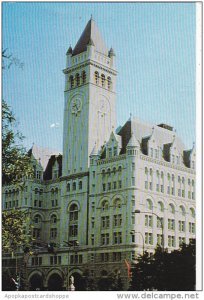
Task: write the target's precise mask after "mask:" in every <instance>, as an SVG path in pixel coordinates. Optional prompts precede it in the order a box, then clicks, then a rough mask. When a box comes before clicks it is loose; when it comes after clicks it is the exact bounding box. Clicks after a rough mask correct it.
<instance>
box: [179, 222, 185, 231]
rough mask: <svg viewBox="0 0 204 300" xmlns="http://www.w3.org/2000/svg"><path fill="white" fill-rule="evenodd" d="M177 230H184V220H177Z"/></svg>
mask: <svg viewBox="0 0 204 300" xmlns="http://www.w3.org/2000/svg"><path fill="white" fill-rule="evenodd" d="M179 231H181V232H184V231H185V221H179Z"/></svg>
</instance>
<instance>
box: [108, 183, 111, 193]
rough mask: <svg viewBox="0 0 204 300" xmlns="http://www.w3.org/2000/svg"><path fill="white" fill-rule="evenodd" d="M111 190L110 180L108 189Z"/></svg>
mask: <svg viewBox="0 0 204 300" xmlns="http://www.w3.org/2000/svg"><path fill="white" fill-rule="evenodd" d="M110 190H111V182H108V191H110Z"/></svg>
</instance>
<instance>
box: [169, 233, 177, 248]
mask: <svg viewBox="0 0 204 300" xmlns="http://www.w3.org/2000/svg"><path fill="white" fill-rule="evenodd" d="M175 244H176V242H175V236H171V235H168V246H169V247H175Z"/></svg>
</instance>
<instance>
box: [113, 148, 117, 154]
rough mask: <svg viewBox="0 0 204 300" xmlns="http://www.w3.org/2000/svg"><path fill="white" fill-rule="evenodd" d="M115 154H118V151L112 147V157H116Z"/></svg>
mask: <svg viewBox="0 0 204 300" xmlns="http://www.w3.org/2000/svg"><path fill="white" fill-rule="evenodd" d="M117 154H118V149H117V147H114V148H113V156H117Z"/></svg>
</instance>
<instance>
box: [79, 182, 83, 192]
mask: <svg viewBox="0 0 204 300" xmlns="http://www.w3.org/2000/svg"><path fill="white" fill-rule="evenodd" d="M79 190H82V181H81V180H80V181H79Z"/></svg>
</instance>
